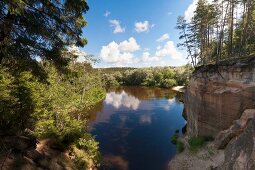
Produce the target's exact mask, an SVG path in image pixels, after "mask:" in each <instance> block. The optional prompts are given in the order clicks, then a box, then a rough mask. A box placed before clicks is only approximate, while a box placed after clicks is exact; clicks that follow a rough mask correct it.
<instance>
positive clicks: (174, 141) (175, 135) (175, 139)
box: [171, 134, 179, 145]
mask: <svg viewBox="0 0 255 170" xmlns="http://www.w3.org/2000/svg"><path fill="white" fill-rule="evenodd" d="M178 138H179V135H178V134H174V135H173V136H172V137H171V142H172V143H173V144H175V145H176V144H177V141H178Z"/></svg>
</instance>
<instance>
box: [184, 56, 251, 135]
mask: <svg viewBox="0 0 255 170" xmlns="http://www.w3.org/2000/svg"><path fill="white" fill-rule="evenodd" d="M184 101H185V109H186V113H187V134H188V135H189V136H212V137H216V135H217V134H218V133H219V132H220V131H222V130H226V129H228V128H229V127H230V126H231V125H232V124H233V121H234V120H237V119H239V118H240V116H241V114H242V113H243V112H244V110H246V109H252V108H255V58H248V59H246V60H245V61H241V60H240V61H235V62H234V63H231V62H228V63H220V64H219V65H218V66H217V67H216V66H213V65H212V66H210V65H209V66H206V67H203V68H199V69H197V70H196V71H195V73H194V75H193V76H192V78H191V79H190V81H189V84H188V86H187V90H186V93H185V99H184Z"/></svg>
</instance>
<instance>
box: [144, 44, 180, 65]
mask: <svg viewBox="0 0 255 170" xmlns="http://www.w3.org/2000/svg"><path fill="white" fill-rule="evenodd" d="M164 57H170V58H172V59H174V60H179V61H183V60H184V54H183V53H181V52H180V51H178V50H177V48H176V47H175V45H174V42H173V41H168V42H166V44H165V45H164V47H161V46H158V47H157V50H156V53H155V55H151V54H150V53H149V52H143V55H142V61H143V62H153V61H161V60H162V59H163V58H164Z"/></svg>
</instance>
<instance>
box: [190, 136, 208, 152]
mask: <svg viewBox="0 0 255 170" xmlns="http://www.w3.org/2000/svg"><path fill="white" fill-rule="evenodd" d="M212 139H213V138H211V137H203V136H198V137H191V138H190V139H189V140H188V143H189V149H190V150H191V151H197V150H198V149H200V148H202V147H203V146H205V144H206V143H207V142H208V141H211V140H212Z"/></svg>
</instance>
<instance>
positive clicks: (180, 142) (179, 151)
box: [176, 140, 184, 153]
mask: <svg viewBox="0 0 255 170" xmlns="http://www.w3.org/2000/svg"><path fill="white" fill-rule="evenodd" d="M176 148H177V152H178V153H181V152H182V151H184V144H183V142H182V141H181V140H177V144H176Z"/></svg>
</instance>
